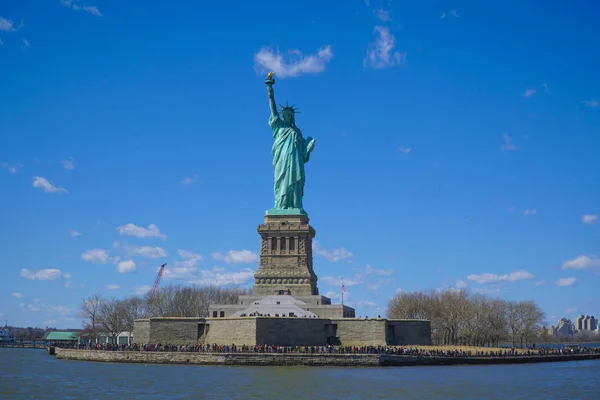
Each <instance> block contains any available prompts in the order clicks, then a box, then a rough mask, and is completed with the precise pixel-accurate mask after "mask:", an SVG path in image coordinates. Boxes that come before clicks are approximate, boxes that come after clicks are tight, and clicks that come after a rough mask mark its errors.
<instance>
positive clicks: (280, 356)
mask: <svg viewBox="0 0 600 400" xmlns="http://www.w3.org/2000/svg"><path fill="white" fill-rule="evenodd" d="M55 355H56V359H59V360H74V361H92V362H111V363H142V364H179V365H227V366H232V365H239V366H334V367H404V366H440V365H501V364H534V363H544V362H566V361H581V360H598V359H600V354H573V355H546V356H540V355H534V356H505V357H416V356H401V355H387V354H330V353H316V354H305V353H195V352H151V351H107V350H77V349H61V348H58V347H57V348H55Z"/></svg>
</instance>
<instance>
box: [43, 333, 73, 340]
mask: <svg viewBox="0 0 600 400" xmlns="http://www.w3.org/2000/svg"><path fill="white" fill-rule="evenodd" d="M78 338H79V336H77V333H76V332H48V335H47V336H46V340H77V339H78Z"/></svg>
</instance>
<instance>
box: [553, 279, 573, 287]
mask: <svg viewBox="0 0 600 400" xmlns="http://www.w3.org/2000/svg"><path fill="white" fill-rule="evenodd" d="M576 284H577V279H576V278H560V279H559V280H557V281H556V286H575V285H576Z"/></svg>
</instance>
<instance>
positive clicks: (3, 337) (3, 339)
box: [0, 325, 15, 343]
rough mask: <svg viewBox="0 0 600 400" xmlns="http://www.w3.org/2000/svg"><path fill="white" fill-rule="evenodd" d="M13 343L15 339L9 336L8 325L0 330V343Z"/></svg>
mask: <svg viewBox="0 0 600 400" xmlns="http://www.w3.org/2000/svg"><path fill="white" fill-rule="evenodd" d="M14 341H15V338H14V337H13V336H12V335H11V334H10V329H8V325H7V326H5V327H4V329H2V330H0V343H12V342H14Z"/></svg>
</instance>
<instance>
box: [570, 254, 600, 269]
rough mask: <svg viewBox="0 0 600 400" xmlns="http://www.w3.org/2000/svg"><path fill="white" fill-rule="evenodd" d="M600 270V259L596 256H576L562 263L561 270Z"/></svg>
mask: <svg viewBox="0 0 600 400" xmlns="http://www.w3.org/2000/svg"><path fill="white" fill-rule="evenodd" d="M590 268H600V258H598V257H597V256H593V255H592V256H577V257H575V258H573V259H572V260H567V261H565V262H564V263H563V265H562V269H590Z"/></svg>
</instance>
